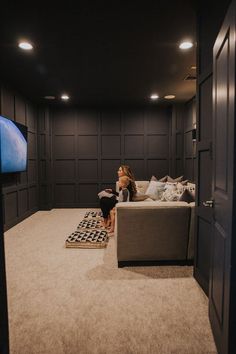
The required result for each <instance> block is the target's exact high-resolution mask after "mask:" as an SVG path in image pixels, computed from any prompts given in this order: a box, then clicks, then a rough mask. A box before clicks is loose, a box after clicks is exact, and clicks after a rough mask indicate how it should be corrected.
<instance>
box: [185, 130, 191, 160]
mask: <svg viewBox="0 0 236 354" xmlns="http://www.w3.org/2000/svg"><path fill="white" fill-rule="evenodd" d="M184 147H185V157H192V156H193V140H192V131H189V132H187V133H185V134H184Z"/></svg>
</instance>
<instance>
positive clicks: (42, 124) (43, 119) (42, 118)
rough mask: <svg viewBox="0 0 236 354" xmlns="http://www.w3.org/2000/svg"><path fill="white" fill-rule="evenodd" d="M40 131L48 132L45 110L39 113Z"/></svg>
mask: <svg viewBox="0 0 236 354" xmlns="http://www.w3.org/2000/svg"><path fill="white" fill-rule="evenodd" d="M38 129H39V131H40V132H44V131H45V130H46V113H45V111H44V110H39V111H38Z"/></svg>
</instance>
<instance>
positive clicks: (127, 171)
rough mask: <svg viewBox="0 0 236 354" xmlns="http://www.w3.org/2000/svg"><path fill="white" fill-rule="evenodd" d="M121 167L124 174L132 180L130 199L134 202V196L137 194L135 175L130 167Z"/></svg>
mask: <svg viewBox="0 0 236 354" xmlns="http://www.w3.org/2000/svg"><path fill="white" fill-rule="evenodd" d="M120 167H121V169H122V171H123V172H124V174H125V175H126V176H127V177H129V179H130V184H129V187H128V189H129V191H130V199H131V200H132V199H133V196H134V195H135V194H136V193H137V188H136V184H135V178H134V174H133V172H132V171H131V168H130V167H129V166H128V165H121V166H120Z"/></svg>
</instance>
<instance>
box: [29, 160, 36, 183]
mask: <svg viewBox="0 0 236 354" xmlns="http://www.w3.org/2000/svg"><path fill="white" fill-rule="evenodd" d="M37 174H38V171H37V161H36V160H28V182H29V183H33V182H34V183H36V182H37Z"/></svg>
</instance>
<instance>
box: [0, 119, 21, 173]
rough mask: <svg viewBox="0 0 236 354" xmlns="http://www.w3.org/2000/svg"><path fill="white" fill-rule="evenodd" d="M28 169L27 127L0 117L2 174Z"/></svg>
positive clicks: (0, 167) (0, 166)
mask: <svg viewBox="0 0 236 354" xmlns="http://www.w3.org/2000/svg"><path fill="white" fill-rule="evenodd" d="M26 169H27V127H26V126H25V125H23V124H20V123H17V122H14V121H12V120H10V119H7V118H5V117H3V116H0V172H1V173H11V172H22V171H26Z"/></svg>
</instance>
